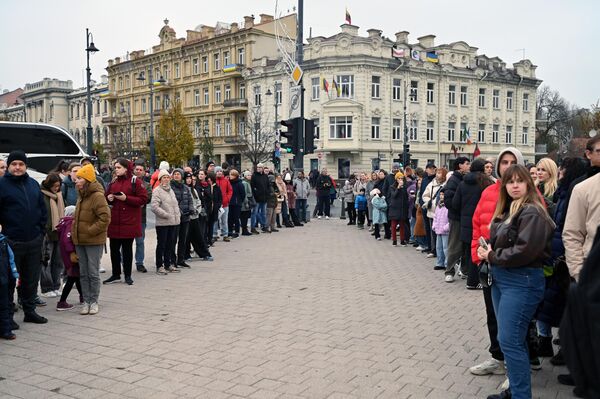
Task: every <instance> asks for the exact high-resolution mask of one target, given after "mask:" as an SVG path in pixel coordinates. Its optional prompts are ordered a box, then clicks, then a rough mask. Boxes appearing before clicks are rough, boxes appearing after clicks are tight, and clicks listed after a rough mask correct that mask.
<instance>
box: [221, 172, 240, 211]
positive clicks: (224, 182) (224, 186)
mask: <svg viewBox="0 0 600 399" xmlns="http://www.w3.org/2000/svg"><path fill="white" fill-rule="evenodd" d="M217 184H218V185H219V188H220V189H221V195H222V196H223V202H222V205H221V206H222V207H223V208H227V207H228V206H229V202H230V201H231V197H232V196H233V188H232V187H231V182H230V181H229V179H228V178H226V177H217ZM240 205H241V204H240Z"/></svg>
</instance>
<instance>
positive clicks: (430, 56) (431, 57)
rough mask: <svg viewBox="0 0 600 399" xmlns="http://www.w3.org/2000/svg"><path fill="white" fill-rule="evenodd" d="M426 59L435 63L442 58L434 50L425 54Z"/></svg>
mask: <svg viewBox="0 0 600 399" xmlns="http://www.w3.org/2000/svg"><path fill="white" fill-rule="evenodd" d="M425 60H427V61H429V62H433V63H435V64H437V63H438V62H440V60H439V59H438V55H437V54H436V53H435V52H433V51H428V52H427V53H426V55H425Z"/></svg>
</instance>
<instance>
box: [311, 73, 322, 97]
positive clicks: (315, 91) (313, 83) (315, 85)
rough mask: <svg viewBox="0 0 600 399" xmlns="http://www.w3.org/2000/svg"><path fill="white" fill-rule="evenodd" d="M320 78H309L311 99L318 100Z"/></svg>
mask: <svg viewBox="0 0 600 399" xmlns="http://www.w3.org/2000/svg"><path fill="white" fill-rule="evenodd" d="M320 80H321V78H312V79H311V80H310V84H311V87H312V90H311V94H312V95H311V100H318V99H319V93H320V92H321V87H320V86H321V85H320V83H321V82H320Z"/></svg>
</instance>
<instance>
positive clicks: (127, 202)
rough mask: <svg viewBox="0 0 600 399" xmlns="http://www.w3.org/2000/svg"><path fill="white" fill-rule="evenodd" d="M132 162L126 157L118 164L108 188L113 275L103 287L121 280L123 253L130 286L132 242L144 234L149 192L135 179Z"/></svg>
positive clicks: (124, 268) (131, 281) (126, 280)
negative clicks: (143, 208)
mask: <svg viewBox="0 0 600 399" xmlns="http://www.w3.org/2000/svg"><path fill="white" fill-rule="evenodd" d="M132 171H133V163H132V162H130V161H129V160H127V159H125V158H119V159H117V161H116V162H115V174H116V177H115V178H114V179H113V181H112V182H111V183H110V184H109V185H108V188H107V189H106V199H107V201H108V204H109V205H111V220H110V225H109V226H108V238H109V239H110V260H111V263H112V275H111V276H110V277H109V278H108V279H107V280H105V281H104V282H103V283H104V284H110V283H114V282H117V281H120V280H121V251H122V253H123V274H124V275H125V282H126V283H127V284H128V285H132V284H133V280H132V279H131V264H132V262H133V240H134V239H135V238H136V237H140V236H141V235H142V207H143V206H144V205H145V204H146V202H147V199H148V193H147V192H146V189H144V187H143V186H142V182H141V180H138V179H136V178H135V177H134V176H133V173H132Z"/></svg>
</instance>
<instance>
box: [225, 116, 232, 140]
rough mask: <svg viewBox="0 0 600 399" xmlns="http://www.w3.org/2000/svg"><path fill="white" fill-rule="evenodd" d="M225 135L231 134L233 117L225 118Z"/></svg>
mask: <svg viewBox="0 0 600 399" xmlns="http://www.w3.org/2000/svg"><path fill="white" fill-rule="evenodd" d="M225 136H231V118H225Z"/></svg>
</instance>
